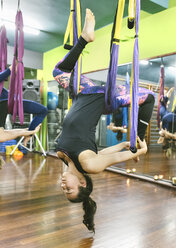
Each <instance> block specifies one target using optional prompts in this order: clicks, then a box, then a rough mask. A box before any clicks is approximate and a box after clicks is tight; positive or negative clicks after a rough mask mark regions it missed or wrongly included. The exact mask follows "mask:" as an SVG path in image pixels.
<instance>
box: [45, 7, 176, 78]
mask: <svg viewBox="0 0 176 248" xmlns="http://www.w3.org/2000/svg"><path fill="white" fill-rule="evenodd" d="M141 16H142V17H143V18H141V21H140V28H139V54H140V59H145V58H151V57H155V56H159V55H163V54H169V53H173V52H176V32H175V31H174V30H175V23H176V7H172V8H169V9H167V10H164V11H162V12H160V13H157V14H154V15H147V14H146V13H144V12H141ZM111 28H112V24H111V25H108V26H106V27H104V28H102V29H99V30H97V31H96V32H95V37H96V39H95V41H94V42H93V43H91V44H89V45H88V46H87V47H86V49H85V50H84V52H83V70H82V71H83V72H90V71H96V70H101V69H105V68H107V67H108V64H109V43H110V34H111ZM121 34H122V39H127V38H128V37H133V36H134V31H131V30H128V29H127V27H126V19H124V20H123V27H122V31H121ZM133 43H134V40H133V39H131V40H129V41H127V42H121V44H120V50H119V64H124V63H128V62H131V61H132V54H133ZM66 53H67V51H65V50H64V49H63V47H62V46H61V47H58V48H55V49H52V50H51V51H48V52H46V53H44V59H43V61H44V63H43V70H44V74H43V77H44V81H45V82H46V81H50V80H53V77H52V70H53V68H54V66H55V64H56V63H57V62H58V61H59V60H60V59H61V58H63V56H64V55H65V54H66Z"/></svg>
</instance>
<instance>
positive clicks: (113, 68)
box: [64, 0, 140, 152]
mask: <svg viewBox="0 0 176 248" xmlns="http://www.w3.org/2000/svg"><path fill="white" fill-rule="evenodd" d="M134 2H135V3H136V6H135V4H134ZM124 6H125V0H119V2H118V6H117V10H116V15H115V21H114V25H113V31H112V42H111V56H110V64H109V70H108V78H107V84H106V89H105V102H106V109H107V111H109V110H110V109H111V108H112V106H113V104H114V103H113V100H112V99H114V96H115V92H116V75H117V65H118V53H119V43H120V31H121V24H122V19H123V12H124ZM134 10H135V11H134ZM76 11H77V12H76ZM134 13H135V16H134ZM139 15H140V0H136V1H134V0H130V2H129V20H134V18H135V33H136V34H135V43H134V53H133V69H132V76H131V82H132V83H131V87H132V90H131V95H132V101H131V102H132V104H131V105H132V107H131V132H130V133H131V135H130V141H131V147H130V149H131V151H132V152H136V150H137V149H136V136H137V119H138V80H139V49H138V29H139ZM78 20H80V2H79V1H78V0H71V13H70V17H69V21H68V25H67V30H66V34H65V38H64V44H65V48H70V45H71V47H72V45H74V44H75V42H77V40H78V37H79V34H80V22H78ZM76 23H78V27H79V28H78V31H79V33H78V31H77V25H76ZM71 25H72V28H71ZM131 27H132V25H131V26H130V28H131ZM69 32H70V45H69V46H68V45H66V42H67V40H68V36H69ZM80 64H81V57H80V58H79V60H78V62H77V63H76V66H75V68H74V71H73V72H72V76H71V85H73V91H72V93H73V94H74V96H76V95H77V94H78V92H79V90H80V87H79V85H80V74H81V73H80V67H81V66H78V65H80Z"/></svg>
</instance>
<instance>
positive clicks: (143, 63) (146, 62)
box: [139, 60, 149, 65]
mask: <svg viewBox="0 0 176 248" xmlns="http://www.w3.org/2000/svg"><path fill="white" fill-rule="evenodd" d="M139 63H140V64H141V65H148V63H149V62H148V60H141V61H140V62H139Z"/></svg>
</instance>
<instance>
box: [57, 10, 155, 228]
mask: <svg viewBox="0 0 176 248" xmlns="http://www.w3.org/2000/svg"><path fill="white" fill-rule="evenodd" d="M94 26H95V18H94V15H93V13H92V12H91V11H90V10H89V9H87V10H86V18H85V24H84V28H83V31H82V34H81V37H80V38H79V40H78V42H77V44H76V45H75V46H74V47H73V48H72V50H71V51H70V52H69V53H68V54H67V55H66V56H65V57H64V59H62V60H61V61H60V62H59V63H58V64H57V65H56V66H55V69H54V71H53V76H54V78H55V79H56V80H57V81H58V83H59V84H60V85H61V86H62V87H64V88H65V90H67V91H69V89H70V88H69V82H70V80H71V72H72V71H73V68H74V66H75V63H76V62H77V60H78V58H79V55H80V54H81V53H82V51H83V49H84V47H85V46H86V45H87V43H89V42H92V41H93V40H94ZM113 100H114V106H113V107H112V110H111V112H113V111H115V110H117V109H118V108H119V107H123V106H128V105H129V104H130V94H129V92H128V90H127V89H126V88H125V86H119V87H118V89H117V90H116V96H115V98H114V99H113ZM139 103H140V108H141V109H143V116H141V119H140V120H139V125H138V136H139V138H138V142H139V147H140V149H138V150H137V152H136V153H132V152H131V151H121V150H123V149H124V148H127V149H128V148H129V142H122V143H120V144H118V145H115V146H111V147H108V148H105V149H103V150H101V151H99V152H98V150H97V146H96V143H95V130H96V125H97V123H98V121H99V119H100V117H101V115H102V114H103V113H107V111H106V109H105V87H104V86H96V85H95V84H94V82H93V81H91V80H90V79H88V78H87V77H85V76H83V75H82V76H81V82H80V92H79V94H78V95H77V96H76V98H74V99H73V104H72V106H71V108H70V110H69V112H68V114H67V115H66V117H65V119H64V122H63V129H62V133H61V136H60V137H59V139H58V140H57V143H58V144H57V151H58V152H57V154H58V157H59V158H60V159H62V160H63V161H64V162H65V163H66V164H67V165H68V171H67V172H65V173H64V174H63V176H62V184H61V187H62V189H63V191H64V193H65V195H66V197H67V198H68V199H69V200H70V201H71V202H83V209H84V211H85V214H84V220H83V223H84V224H85V225H86V226H87V228H88V229H89V230H92V231H94V214H95V211H96V203H95V201H93V200H92V198H91V197H90V194H91V192H92V190H93V184H92V180H91V178H90V177H89V176H88V173H90V174H91V173H100V172H102V171H103V170H105V169H106V168H107V167H109V166H111V165H113V164H116V163H120V162H122V161H126V160H129V159H134V158H136V157H138V156H139V155H141V154H145V153H146V151H147V146H146V142H145V141H144V140H143V139H144V135H145V131H146V128H147V125H148V123H149V121H150V118H151V115H152V110H153V105H154V96H153V93H152V92H150V91H147V90H146V91H142V89H141V91H140V92H139ZM142 140H143V141H142Z"/></svg>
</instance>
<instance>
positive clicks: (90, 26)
mask: <svg viewBox="0 0 176 248" xmlns="http://www.w3.org/2000/svg"><path fill="white" fill-rule="evenodd" d="M94 28H95V16H94V14H93V13H92V11H91V10H90V9H86V17H85V23H84V27H83V30H82V33H81V36H82V37H83V38H84V39H85V40H86V41H87V42H92V41H94V39H95V34H94Z"/></svg>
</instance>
